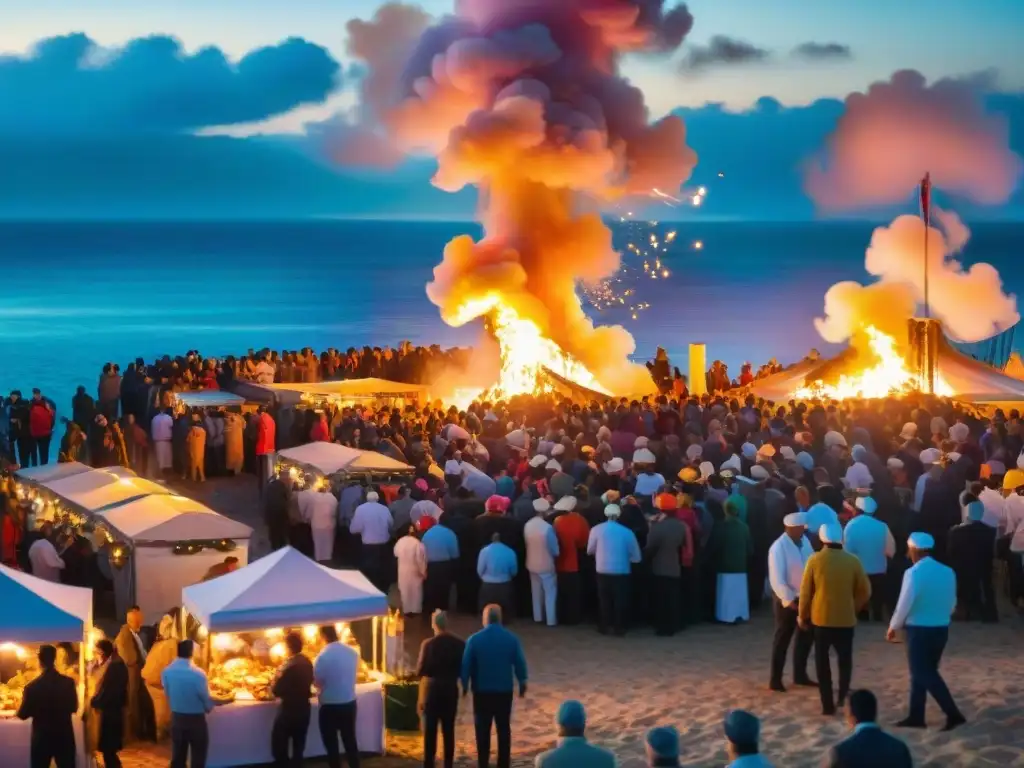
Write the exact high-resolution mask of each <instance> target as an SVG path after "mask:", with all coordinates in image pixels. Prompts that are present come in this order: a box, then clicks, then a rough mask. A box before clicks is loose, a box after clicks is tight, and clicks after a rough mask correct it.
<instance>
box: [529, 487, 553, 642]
mask: <svg viewBox="0 0 1024 768" xmlns="http://www.w3.org/2000/svg"><path fill="white" fill-rule="evenodd" d="M550 511H551V504H550V503H549V502H548V500H547V499H535V500H534V502H533V517H532V518H531V519H530V521H529V522H528V523H527V524H526V525H525V526H523V539H524V540H525V542H526V570H527V572H529V574H530V594H531V596H532V597H533V620H534V622H536V623H537V624H541V623H543V622H544V620H545V619H547V624H548V626H549V627H553V626H555V625H556V624H557V623H558V615H557V606H558V581H557V579H556V578H555V558H556V557H558V537H557V536H556V535H555V529H554V527H552V525H551V523H549V522H548V521H547V520H545V519H544V516H545V515H546V514H548V512H550Z"/></svg>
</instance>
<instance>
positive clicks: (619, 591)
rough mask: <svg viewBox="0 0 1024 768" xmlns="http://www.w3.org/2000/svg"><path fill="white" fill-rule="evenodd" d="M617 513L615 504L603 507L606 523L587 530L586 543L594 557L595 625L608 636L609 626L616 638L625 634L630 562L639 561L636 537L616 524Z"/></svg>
mask: <svg viewBox="0 0 1024 768" xmlns="http://www.w3.org/2000/svg"><path fill="white" fill-rule="evenodd" d="M621 514H622V510H621V509H620V508H619V506H618V505H617V504H609V505H608V506H606V507H605V508H604V515H605V517H606V518H608V520H607V522H604V523H601V524H600V525H595V526H594V527H593V528H591V530H590V538H589V540H588V541H587V554H588V555H591V556H592V557H593V558H594V567H595V569H596V570H597V600H598V607H599V611H600V617H599V620H598V625H597V626H598V630H599V631H600V632H601V634H602V635H606V634H608V630H609V627H610V628H611V631H612V632H614V633H615V634H616V635H624V634H626V604H627V602H628V600H629V574H630V570H631V568H632V565H633V563H639V562H640V560H641V554H640V544H639V542H637V540H636V534H634V533H633V532H632V531H631V530H629V528H627V527H626V526H624V525H623V524H622V523H620V522H619V517H620V516H621Z"/></svg>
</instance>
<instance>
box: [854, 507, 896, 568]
mask: <svg viewBox="0 0 1024 768" xmlns="http://www.w3.org/2000/svg"><path fill="white" fill-rule="evenodd" d="M843 549H845V550H846V551H847V552H849V553H850V554H851V555H856V556H857V558H858V559H859V560H860V564H861V565H862V566H864V573H866V574H867V575H869V576H877V575H879V574H881V573H885V572H886V571H887V570H888V569H889V558H890V557H892V556H893V555H895V554H896V540H895V539H893V537H892V531H890V530H889V526H888V525H886V524H885V523H883V522H882V521H881V520H876V519H875V518H874V517H872V516H871V515H857V516H856V517H855V518H853V520H851V521H850V522H848V523H847V524H846V530H844V531H843Z"/></svg>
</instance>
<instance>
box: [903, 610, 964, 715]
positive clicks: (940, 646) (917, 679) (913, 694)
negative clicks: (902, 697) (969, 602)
mask: <svg viewBox="0 0 1024 768" xmlns="http://www.w3.org/2000/svg"><path fill="white" fill-rule="evenodd" d="M906 630H907V643H906V645H907V663H908V664H909V665H910V712H909V713H908V718H909V719H910V720H912V721H913V722H915V723H923V722H924V710H925V704H926V702H927V699H928V694H929V693H930V694H931V695H932V698H934V699H935V703H936V704H938V705H939V707H940V708H941V709H942V711H943V713H944V714H945V715H946V717H947V718H953V717H960V716H961V715H960V710H959V709H957V706H956V703H955V702H954V701H953V696H952V694H950V692H949V688H947V687H946V682H945V680H943V679H942V675H941V674H940V673H939V662H940V661H941V660H942V652H943V651H944V650H945V649H946V642H947V641H948V640H949V627H907V628H906Z"/></svg>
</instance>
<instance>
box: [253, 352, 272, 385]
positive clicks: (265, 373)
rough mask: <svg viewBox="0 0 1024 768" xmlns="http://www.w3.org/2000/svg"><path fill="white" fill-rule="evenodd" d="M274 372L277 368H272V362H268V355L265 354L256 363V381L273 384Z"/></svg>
mask: <svg viewBox="0 0 1024 768" xmlns="http://www.w3.org/2000/svg"><path fill="white" fill-rule="evenodd" d="M276 373H277V369H276V368H274V364H273V363H271V362H270V355H266V356H264V358H263V359H262V360H260V361H259V362H258V363H257V364H256V383H257V384H273V383H274V376H275V374H276Z"/></svg>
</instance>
